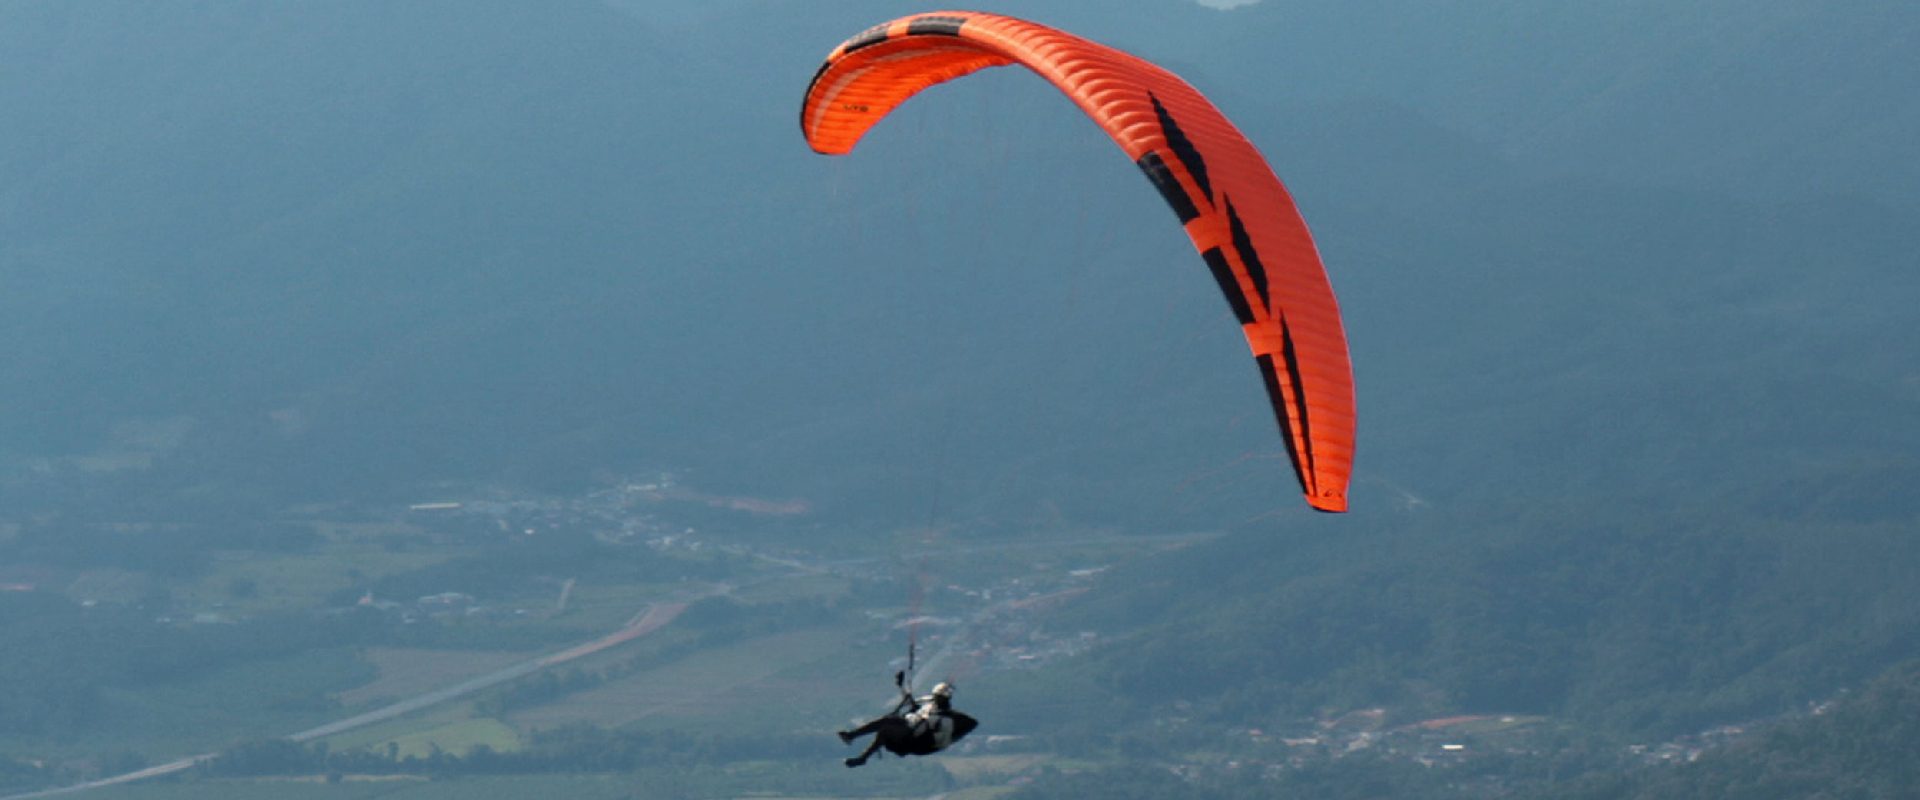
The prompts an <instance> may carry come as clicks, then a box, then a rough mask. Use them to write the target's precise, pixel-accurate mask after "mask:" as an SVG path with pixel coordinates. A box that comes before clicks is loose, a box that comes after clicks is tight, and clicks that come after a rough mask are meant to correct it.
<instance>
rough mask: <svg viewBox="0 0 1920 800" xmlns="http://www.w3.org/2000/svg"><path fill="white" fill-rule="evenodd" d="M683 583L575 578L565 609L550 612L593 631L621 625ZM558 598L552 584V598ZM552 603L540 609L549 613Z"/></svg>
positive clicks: (562, 621)
mask: <svg viewBox="0 0 1920 800" xmlns="http://www.w3.org/2000/svg"><path fill="white" fill-rule="evenodd" d="M684 588H685V587H684V586H679V585H660V584H648V583H624V584H604V583H593V582H591V581H579V582H577V583H575V584H574V586H573V592H572V594H571V596H570V597H568V599H567V609H566V611H564V612H560V613H558V614H555V615H554V616H553V621H554V622H555V623H557V624H561V625H565V626H567V627H570V628H579V629H581V630H591V631H594V632H596V633H605V632H607V631H610V630H613V629H614V628H618V627H620V626H621V625H625V624H626V623H627V620H630V619H633V615H634V614H637V613H639V612H640V611H642V610H644V609H645V608H646V607H647V606H649V605H652V604H654V603H657V602H660V601H661V599H662V598H665V597H668V596H670V595H671V594H672V593H673V592H674V591H675V590H684ZM559 598H560V594H559V590H558V589H557V588H556V589H555V591H554V595H553V600H554V601H558V600H559ZM553 608H554V606H553V605H552V604H551V603H549V604H547V605H544V606H542V607H541V608H540V609H539V610H540V611H541V613H552V611H553Z"/></svg>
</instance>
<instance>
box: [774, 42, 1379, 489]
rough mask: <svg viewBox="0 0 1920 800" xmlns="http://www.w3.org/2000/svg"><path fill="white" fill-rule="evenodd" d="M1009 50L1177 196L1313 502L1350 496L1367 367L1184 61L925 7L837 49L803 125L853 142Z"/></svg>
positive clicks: (823, 145) (1320, 275)
mask: <svg viewBox="0 0 1920 800" xmlns="http://www.w3.org/2000/svg"><path fill="white" fill-rule="evenodd" d="M1008 64H1019V65H1021V66H1025V67H1027V68H1028V69H1031V70H1033V71H1034V72H1035V73H1037V74H1039V75H1040V76H1041V77H1042V78H1045V79H1046V80H1047V81H1048V82H1050V83H1052V84H1053V85H1054V86H1055V87H1057V88H1059V89H1060V91H1061V92H1064V93H1065V94H1066V95H1067V97H1069V98H1071V99H1072V100H1073V102H1074V103H1075V104H1077V105H1079V106H1080V108H1081V110H1083V111H1085V112H1086V114H1087V116H1089V117H1091V118H1092V119H1093V120H1094V122H1096V123H1098V124H1099V125H1100V127H1101V128H1102V129H1104V130H1105V131H1106V132H1107V134H1108V135H1109V136H1111V137H1112V138H1113V141H1114V143H1115V144H1118V145H1119V146H1120V149H1121V150H1124V151H1126V154H1127V157H1128V158H1130V159H1133V161H1134V163H1135V164H1136V165H1138V166H1139V167H1140V169H1141V170H1142V171H1144V172H1145V173H1146V175H1147V179H1148V180H1150V181H1152V183H1153V185H1154V187H1155V188H1157V189H1159V191H1160V194H1161V196H1162V197H1164V198H1166V201H1167V203H1168V204H1169V205H1171V206H1172V207H1173V212H1174V214H1175V216H1177V217H1179V219H1180V223H1181V224H1182V225H1183V226H1184V227H1185V228H1186V232H1187V236H1188V237H1189V238H1191V239H1192V240H1193V245H1194V247H1195V248H1196V249H1198V250H1199V251H1200V257H1201V260H1202V261H1203V262H1205V263H1206V265H1207V268H1208V269H1209V270H1210V271H1211V272H1212V273H1213V277H1214V279H1215V280H1216V281H1218V282H1219V285H1220V289H1221V291H1222V292H1224V293H1225V294H1226V297H1227V303H1228V305H1230V306H1231V307H1232V309H1233V313H1234V316H1235V317H1236V318H1237V320H1238V321H1239V323H1240V326H1241V330H1242V332H1244V333H1245V334H1246V337H1247V344H1248V345H1249V346H1250V347H1251V348H1252V350H1253V356H1254V359H1255V361H1256V362H1258V364H1259V367H1260V373H1261V375H1262V376H1263V378H1264V379H1265V381H1266V388H1267V395H1268V398H1269V400H1270V401H1271V402H1272V405H1273V411H1274V418H1275V419H1276V420H1278V421H1279V423H1280V429H1281V436H1282V438H1283V440H1284V442H1285V444H1286V448H1287V452H1288V455H1289V456H1290V457H1291V459H1292V462H1293V467H1294V472H1295V474H1296V475H1297V476H1298V477H1299V479H1300V489H1301V491H1302V492H1304V493H1305V494H1306V498H1307V502H1308V503H1309V504H1311V505H1312V506H1313V507H1314V508H1317V509H1320V510H1322V511H1345V510H1347V482H1348V477H1349V474H1350V473H1351V471H1352V467H1353V446H1354V407H1353V369H1352V366H1351V365H1350V363H1349V361H1348V358H1347V341H1346V334H1345V332H1344V331H1343V330H1342V329H1341V326H1340V309H1339V306H1338V305H1337V304H1336V302H1335V301H1334V297H1333V289H1332V287H1331V286H1329V285H1328V283H1327V275H1326V270H1325V269H1324V268H1323V267H1322V266H1321V263H1320V255H1319V253H1318V252H1317V251H1316V250H1315V249H1314V246H1313V239H1312V237H1311V236H1310V235H1309V234H1308V233H1307V226H1306V223H1305V221H1303V220H1302V219H1301V218H1300V212H1299V211H1298V210H1297V209H1295V208H1294V205H1293V199H1292V198H1291V197H1290V196H1288V194H1287V190H1286V188H1285V187H1284V186H1282V185H1281V184H1280V179H1279V178H1277V177H1275V176H1274V174H1273V170H1272V169H1271V168H1269V167H1268V166H1267V162H1266V160H1265V159H1264V158H1262V157H1261V155H1260V152H1259V151H1258V150H1255V149H1254V147H1253V145H1252V144H1251V143H1249V142H1248V141H1247V139H1246V137H1245V136H1242V135H1241V134H1240V131H1239V130H1238V129H1236V128H1234V126H1233V124H1232V123H1231V122H1228V121H1227V118H1226V117H1225V116H1222V115H1221V113H1220V111H1219V110H1218V109H1216V108H1214V107H1213V104H1212V103H1210V102H1208V101H1207V99H1206V98H1205V97H1203V96H1202V95H1201V94H1200V92H1199V91H1197V90H1195V89H1194V88H1193V87H1192V86H1189V85H1187V83H1186V82H1185V81H1183V80H1181V79H1180V78H1179V76H1176V75H1174V74H1173V73H1171V72H1168V71H1166V70H1164V69H1161V68H1160V67H1158V66H1155V65H1153V64H1151V63H1149V62H1147V61H1145V60H1143V59H1140V58H1138V57H1135V56H1133V55H1130V54H1127V53H1124V52H1121V51H1119V50H1115V49H1113V48H1111V47H1107V46H1105V45H1102V44H1098V43H1096V42H1091V41H1088V40H1086V39H1082V38H1079V37H1077V36H1074V35H1072V34H1069V33H1065V32H1062V31H1059V30H1055V29H1053V28H1049V27H1046V26H1044V25H1039V24H1036V23H1032V22H1027V21H1024V20H1019V19H1014V18H1012V17H1003V16H998V15H994V14H981V13H975V12H966V11H942V12H934V13H929V14H915V15H912V16H908V17H902V18H900V19H896V20H894V21H892V22H888V23H886V24H883V25H876V26H874V27H872V28H868V29H867V30H865V31H862V32H861V33H860V34H858V35H856V36H854V37H853V38H851V39H848V40H847V41H846V42H844V43H842V44H841V45H840V46H839V47H837V48H834V50H833V52H832V53H830V54H828V55H827V60H826V63H824V64H822V65H821V66H820V70H819V71H818V72H816V73H815V74H814V77H813V82H812V83H811V84H810V85H808V87H807V95H806V102H805V103H804V105H803V106H802V107H801V110H800V128H801V130H802V132H804V133H805V134H806V137H807V143H808V144H809V145H811V146H812V147H813V149H814V150H816V151H818V152H820V153H825V154H828V155H844V154H846V153H849V152H851V151H852V150H853V147H854V145H855V144H856V143H858V142H859V141H860V138H861V137H862V136H864V135H865V134H866V132H867V130H868V129H870V128H872V127H873V125H874V124H875V123H877V122H879V121H880V118H881V117H884V116H886V115H887V114H888V112H891V111H892V110H893V109H894V108H896V107H898V106H899V105H900V104H901V103H903V102H906V100H907V98H909V97H912V96H913V95H914V94H916V93H918V92H919V91H920V90H922V89H925V88H927V87H929V86H932V85H934V84H937V83H942V82H945V81H949V80H953V79H954V78H959V77H962V76H965V75H968V74H971V73H973V72H976V71H978V70H981V69H985V68H987V67H996V66H1002V65H1008Z"/></svg>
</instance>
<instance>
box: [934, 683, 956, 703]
mask: <svg viewBox="0 0 1920 800" xmlns="http://www.w3.org/2000/svg"><path fill="white" fill-rule="evenodd" d="M933 696H934V697H936V698H939V699H941V700H952V699H953V684H951V683H947V682H946V681H941V682H939V683H936V684H934V685H933Z"/></svg>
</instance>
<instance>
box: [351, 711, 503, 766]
mask: <svg viewBox="0 0 1920 800" xmlns="http://www.w3.org/2000/svg"><path fill="white" fill-rule="evenodd" d="M389 745H393V746H395V747H396V748H397V753H398V755H399V756H400V757H401V758H406V757H409V756H413V757H417V758H426V757H428V756H431V755H433V753H434V751H436V750H438V751H439V752H443V753H451V754H453V755H457V756H464V755H466V754H467V753H470V752H472V751H473V749H474V748H476V747H479V746H481V745H486V746H487V747H489V748H492V749H493V751H494V752H496V753H505V752H510V751H513V750H518V749H520V735H519V734H517V733H514V731H513V728H511V727H509V726H508V725H507V724H506V723H504V722H501V721H499V720H497V719H463V720H459V721H457V722H449V723H447V724H445V725H441V726H439V727H437V728H430V729H427V730H423V731H419V732H417V733H409V734H406V735H404V736H398V737H395V738H392V739H388V740H386V741H378V742H372V743H370V744H368V745H367V747H369V748H371V749H372V750H374V751H375V752H381V751H385V750H387V749H388V746H389Z"/></svg>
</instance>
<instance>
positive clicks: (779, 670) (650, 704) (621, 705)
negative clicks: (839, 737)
mask: <svg viewBox="0 0 1920 800" xmlns="http://www.w3.org/2000/svg"><path fill="white" fill-rule="evenodd" d="M851 640H852V631H850V630H848V629H846V628H840V627H834V628H815V629H810V630H803V631H795V632H791V633H782V634H776V635H773V636H764V637H758V638H754V639H749V640H746V641H742V642H739V643H736V644H731V645H724V646H719V647H713V648H709V649H706V650H702V651H700V652H697V653H694V654H692V655H689V656H687V657H685V658H682V659H678V660H676V661H673V662H671V663H668V664H664V665H661V666H659V667H655V668H653V669H648V670H644V671H641V672H638V673H635V674H633V675H629V676H626V677H623V678H621V679H619V680H616V681H614V682H612V683H609V684H607V685H605V686H602V687H599V688H596V689H592V690H589V691H585V692H580V693H577V694H573V695H569V696H567V697H563V698H560V699H559V700H557V701H555V702H553V703H549V704H547V705H544V706H540V707H538V708H533V709H529V710H525V711H520V712H516V713H515V714H513V715H512V717H511V721H512V722H513V723H514V725H516V726H517V727H519V728H521V729H522V730H543V729H548V728H555V727H560V726H562V725H567V724H571V723H582V722H584V723H592V724H599V725H622V724H627V723H631V722H636V721H639V720H644V719H648V718H652V717H664V718H667V719H670V720H673V721H674V723H675V724H679V723H681V722H683V721H688V720H699V719H702V718H706V719H714V718H716V717H718V718H727V717H729V716H730V715H737V714H739V713H741V712H743V711H744V710H745V709H746V708H748V707H749V706H751V707H755V708H758V709H759V711H758V712H757V713H760V714H762V715H763V718H764V714H765V713H766V712H767V709H766V703H765V702H764V698H765V697H768V696H772V695H769V694H767V693H766V692H765V691H764V690H763V689H761V688H758V687H760V686H761V685H762V684H765V683H767V682H769V681H770V680H772V679H775V678H776V677H777V676H781V675H783V673H785V672H787V671H788V670H792V669H796V668H801V667H805V666H807V665H810V664H813V663H815V662H818V661H821V660H824V659H829V658H836V657H838V655H839V654H841V653H844V652H845V651H846V648H847V646H848V645H849V643H850V642H851ZM805 689H806V691H805V692H803V693H801V694H797V695H796V694H793V693H791V692H790V691H789V690H788V689H784V688H783V690H782V691H783V694H781V695H779V696H781V697H786V698H803V699H808V700H812V699H814V698H817V697H819V696H821V695H826V694H832V693H834V692H835V691H836V690H838V691H849V690H851V691H859V690H860V689H859V688H858V687H857V686H856V685H855V684H852V683H849V684H848V685H847V686H845V687H833V686H830V685H829V686H822V685H820V683H819V682H818V681H809V682H807V685H806V687H805ZM781 705H782V707H781V708H777V709H773V711H774V713H776V714H778V715H779V716H780V717H781V719H780V724H785V723H788V722H793V723H798V722H799V721H800V720H799V719H798V718H797V715H795V714H793V712H794V711H796V710H797V708H796V707H794V706H791V705H786V704H784V703H783V704H781ZM788 716H795V717H796V718H795V719H793V720H788V719H786V717H788ZM731 719H732V720H737V719H738V717H737V716H732V717H731ZM715 721H716V722H720V723H722V724H731V722H730V720H727V719H718V720H715Z"/></svg>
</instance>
